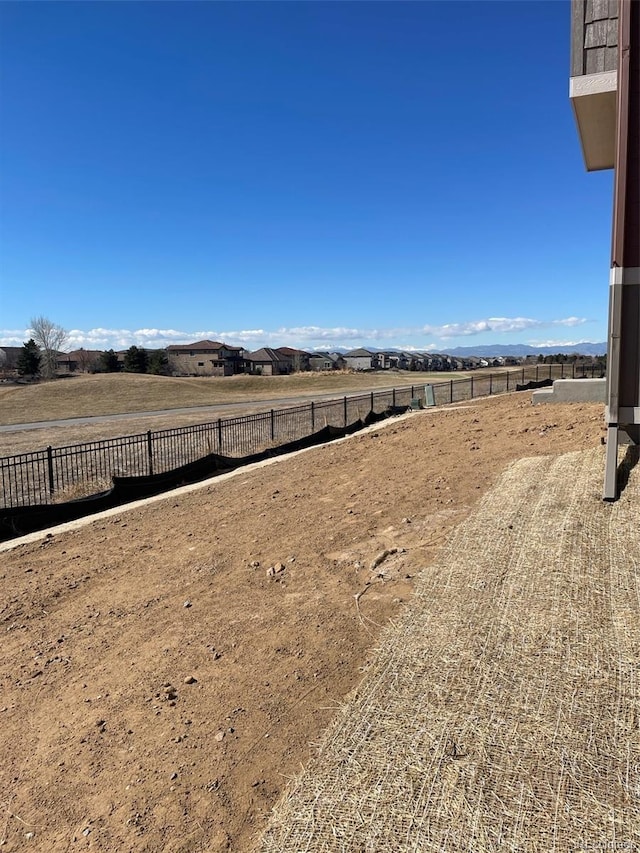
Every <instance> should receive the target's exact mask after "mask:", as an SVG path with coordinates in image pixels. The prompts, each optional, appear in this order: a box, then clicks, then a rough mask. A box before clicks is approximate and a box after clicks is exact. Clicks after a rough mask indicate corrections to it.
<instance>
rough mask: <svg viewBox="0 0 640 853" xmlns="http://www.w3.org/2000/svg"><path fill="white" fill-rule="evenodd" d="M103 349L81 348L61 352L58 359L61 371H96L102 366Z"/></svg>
mask: <svg viewBox="0 0 640 853" xmlns="http://www.w3.org/2000/svg"><path fill="white" fill-rule="evenodd" d="M101 355H102V350H99V349H83V348H82V347H80V349H75V350H72V351H71V352H61V353H59V355H58V358H57V359H56V369H57V371H58V372H59V373H94V372H95V371H96V370H97V369H98V368H99V366H100V357H101Z"/></svg>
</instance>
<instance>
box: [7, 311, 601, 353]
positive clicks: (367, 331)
mask: <svg viewBox="0 0 640 853" xmlns="http://www.w3.org/2000/svg"><path fill="white" fill-rule="evenodd" d="M585 322H587V321H586V320H585V319H584V318H582V317H566V318H564V319H559V320H537V319H533V318H530V317H489V318H486V319H480V320H473V321H469V322H463V323H446V324H444V325H441V326H434V325H424V326H415V327H406V328H354V327H350V326H335V327H324V326H292V327H284V326H281V327H280V328H278V329H273V330H267V329H235V330H234V329H231V330H229V329H227V330H214V329H200V330H196V331H182V330H180V329H150V328H144V329H105V328H101V327H98V328H95V329H89V330H82V329H71V330H70V331H69V340H68V345H67V349H69V350H71V349H78V348H80V347H84V348H85V349H111V348H113V349H116V350H118V349H126V348H127V347H130V346H132V345H133V344H135V345H136V346H145V347H165V346H168V345H169V344H187V343H191V342H193V341H197V340H202V339H210V340H214V341H224V342H225V343H228V344H232V345H235V346H244V347H246V348H247V349H258V348H259V347H262V346H299V347H304V348H306V349H331V348H333V347H345V346H346V347H354V346H366V345H367V344H377V345H379V346H380V345H384V344H386V345H387V346H391V345H393V346H394V347H396V348H399V349H406V350H408V351H409V350H415V349H420V350H439V349H442V347H443V343H444V342H447V343H448V344H449V345H451V341H452V339H455V338H462V339H464V338H467V337H470V336H475V335H484V336H485V337H486V336H496V335H502V334H509V333H511V334H513V333H517V332H523V331H526V330H528V329H535V328H544V327H547V328H551V327H554V326H568V327H575V326H579V325H581V324H583V323H585ZM29 336H30V335H29V333H28V330H27V329H6V330H0V346H3V345H4V346H21V345H22V344H23V343H24V341H26V340H27V339H28V337H29ZM427 336H428V337H427ZM425 337H427V339H429V338H430V339H431V340H432V341H433V343H429V344H422V343H421V340H423V339H424V338H425ZM398 340H404V341H412V343H411V344H408V343H407V344H404V346H402V347H398V345H397V344H396V343H395V341H398ZM392 341H393V342H394V343H393V344H392V343H391V342H392ZM537 345H539V344H537Z"/></svg>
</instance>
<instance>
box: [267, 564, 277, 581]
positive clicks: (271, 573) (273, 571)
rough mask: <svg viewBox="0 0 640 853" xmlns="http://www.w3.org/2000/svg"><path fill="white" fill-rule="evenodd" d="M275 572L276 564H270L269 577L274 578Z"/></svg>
mask: <svg viewBox="0 0 640 853" xmlns="http://www.w3.org/2000/svg"><path fill="white" fill-rule="evenodd" d="M275 573H276V568H275V566H269V568H268V569H267V577H268V578H272V577H274V576H275Z"/></svg>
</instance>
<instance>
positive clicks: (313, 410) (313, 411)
mask: <svg viewBox="0 0 640 853" xmlns="http://www.w3.org/2000/svg"><path fill="white" fill-rule="evenodd" d="M315 429H316V407H315V403H314V402H313V400H312V401H311V432H315Z"/></svg>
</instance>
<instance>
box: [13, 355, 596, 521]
mask: <svg viewBox="0 0 640 853" xmlns="http://www.w3.org/2000/svg"><path fill="white" fill-rule="evenodd" d="M603 375H604V374H603V372H602V368H601V367H600V366H599V365H575V364H538V365H529V366H527V367H523V368H520V369H518V370H505V371H501V372H498V373H486V372H484V371H479V372H478V373H477V374H476V375H471V376H469V377H468V378H465V379H450V380H448V381H446V382H435V383H433V384H432V385H431V387H432V388H433V397H434V403H435V405H437V406H439V405H445V404H449V403H457V402H462V401H464V400H471V399H473V398H474V397H486V396H489V395H491V394H502V393H505V392H509V391H515V390H516V386H517V385H518V384H525V383H527V382H530V381H538V382H539V381H542V380H545V379H562V378H581V377H601V376H603ZM424 389H425V386H424V385H420V386H409V385H408V386H405V387H402V388H394V389H393V390H390V391H372V392H370V393H368V394H360V395H356V396H348V397H342V398H340V399H336V400H327V401H318V402H311V403H307V404H305V405H302V406H294V407H292V408H286V409H272V410H270V411H268V412H262V413H259V414H253V415H243V416H241V417H237V418H224V419H218V420H216V421H210V422H208V423H203V424H197V425H196V426H188V427H176V428H175V429H165V430H158V431H149V432H144V433H139V434H138V435H127V436H123V437H120V438H107V439H104V440H102V441H92V442H88V443H86V444H72V445H68V446H66V447H48V448H47V449H46V450H39V451H36V452H34V453H20V454H17V455H16V456H6V457H4V458H1V459H0V506H1V507H18V506H33V505H41V504H50V503H58V502H62V501H66V500H72V499H73V498H76V497H81V496H86V495H90V494H95V493H97V492H100V491H102V490H105V489H108V488H109V487H110V485H111V478H112V476H114V475H115V476H125V477H126V476H141V475H147V474H160V473H164V472H167V471H171V470H173V469H174V468H178V467H180V466H181V465H186V464H187V463H189V462H195V461H196V460H198V459H201V458H202V457H204V456H207V455H208V454H209V453H217V454H220V455H224V456H236V457H240V456H247V455H249V454H252V453H258V452H260V451H262V450H267V449H269V448H273V447H277V446H279V445H281V444H286V443H287V442H290V441H296V440H299V439H301V438H305V437H306V436H308V435H311V434H312V433H314V432H316V431H318V430H319V429H321V428H322V427H325V426H336V427H343V426H347V425H349V424H352V423H354V422H355V421H357V420H358V419H360V418H362V419H364V418H365V417H366V415H367V414H368V413H369V412H373V413H375V414H381V413H383V412H385V411H387V410H389V409H398V408H408V407H409V406H410V405H411V402H412V400H414V399H416V398H417V397H421V398H422V400H423V401H424V396H425V392H424Z"/></svg>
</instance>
